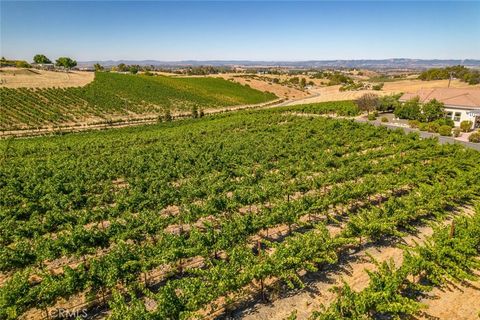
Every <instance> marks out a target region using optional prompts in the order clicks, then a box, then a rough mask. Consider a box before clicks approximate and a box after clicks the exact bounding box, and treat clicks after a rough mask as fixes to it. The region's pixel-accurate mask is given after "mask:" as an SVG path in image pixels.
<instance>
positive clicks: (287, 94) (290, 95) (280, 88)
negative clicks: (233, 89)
mask: <svg viewBox="0 0 480 320" xmlns="http://www.w3.org/2000/svg"><path fill="white" fill-rule="evenodd" d="M218 77H220V78H223V79H226V80H233V81H235V82H237V83H240V84H242V85H246V84H248V85H249V86H250V87H251V88H253V89H257V90H260V91H269V92H272V93H274V94H275V95H276V96H277V97H281V98H287V99H298V98H304V97H307V96H308V95H309V93H308V92H307V91H301V90H298V89H296V88H292V87H288V86H286V85H281V84H277V83H273V82H268V81H264V80H261V79H252V78H250V77H248V76H247V77H244V76H242V75H238V74H235V73H232V74H229V73H226V74H219V75H218ZM262 77H264V78H272V80H273V78H278V79H280V80H282V81H283V80H286V79H287V78H289V76H286V75H278V76H277V75H274V76H272V75H262ZM305 78H306V77H305ZM307 81H308V78H307Z"/></svg>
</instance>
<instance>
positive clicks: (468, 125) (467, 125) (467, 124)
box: [460, 120, 473, 132]
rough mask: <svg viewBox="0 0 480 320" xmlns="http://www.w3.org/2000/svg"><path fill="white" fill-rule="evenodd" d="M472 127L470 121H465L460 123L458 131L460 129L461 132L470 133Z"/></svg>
mask: <svg viewBox="0 0 480 320" xmlns="http://www.w3.org/2000/svg"><path fill="white" fill-rule="evenodd" d="M472 125H473V122H472V121H469V120H465V121H462V122H461V123H460V129H462V131H463V132H470V130H472Z"/></svg>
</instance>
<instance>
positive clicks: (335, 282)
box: [220, 207, 480, 320]
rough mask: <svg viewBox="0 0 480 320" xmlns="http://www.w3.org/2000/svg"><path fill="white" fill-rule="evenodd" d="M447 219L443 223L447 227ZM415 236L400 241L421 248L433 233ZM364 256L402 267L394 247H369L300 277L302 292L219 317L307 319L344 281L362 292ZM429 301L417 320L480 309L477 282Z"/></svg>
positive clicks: (367, 265)
mask: <svg viewBox="0 0 480 320" xmlns="http://www.w3.org/2000/svg"><path fill="white" fill-rule="evenodd" d="M471 212H473V211H472V209H471V208H470V207H468V208H463V214H470V213H471ZM450 221H451V218H449V219H446V220H445V224H447V223H449V222H450ZM417 230H418V232H417V234H415V235H409V236H406V237H405V238H403V240H404V243H405V244H408V245H414V244H415V242H417V243H419V244H421V243H422V242H424V241H425V239H426V238H427V237H428V236H430V235H431V234H432V233H433V229H432V227H430V226H422V227H419V228H418V229H417ZM368 255H371V256H372V257H373V258H374V259H376V260H377V261H387V260H389V259H392V260H393V261H394V262H395V264H396V265H397V266H399V265H400V264H401V263H402V260H403V250H402V249H401V248H398V247H397V246H396V245H394V246H392V245H375V244H374V245H372V246H369V247H368V248H367V249H365V250H361V251H359V252H356V253H353V254H351V255H349V256H348V258H347V259H348V261H347V263H346V264H343V263H341V264H340V265H336V266H334V267H333V268H331V269H329V270H328V271H327V272H316V273H312V274H306V275H305V277H304V282H305V288H303V289H300V290H296V291H290V292H286V293H285V294H282V295H279V296H277V297H273V301H272V302H270V303H268V304H262V303H255V304H253V305H250V306H249V307H247V308H244V309H241V310H238V311H236V312H234V313H233V314H232V315H231V316H229V317H226V316H222V317H220V318H225V319H232V318H233V319H240V318H241V319H248V320H263V319H265V320H267V319H268V320H283V319H285V318H287V317H288V316H289V315H291V314H292V313H293V312H296V316H297V319H308V317H309V316H311V314H312V312H313V311H319V310H322V305H324V306H328V305H329V304H331V303H332V302H333V301H334V300H335V298H336V294H335V293H334V292H331V291H330V289H331V288H333V287H334V286H341V285H342V281H345V282H346V283H347V284H348V285H350V286H351V287H352V289H353V290H355V291H360V290H362V289H364V288H365V287H366V286H367V285H368V282H369V277H368V274H367V272H365V270H375V269H376V266H375V264H374V263H372V262H371V260H370V258H369V257H368ZM428 297H430V298H429V299H427V298H426V299H423V300H422V303H424V304H426V305H427V306H428V309H426V310H425V311H424V313H423V314H422V315H421V316H419V317H418V319H422V320H424V319H425V320H427V319H428V320H431V319H465V320H467V319H478V312H479V311H480V307H475V306H478V301H480V281H476V282H473V283H470V285H456V286H450V287H448V288H442V289H440V288H435V289H434V290H432V291H431V292H430V293H429V294H428Z"/></svg>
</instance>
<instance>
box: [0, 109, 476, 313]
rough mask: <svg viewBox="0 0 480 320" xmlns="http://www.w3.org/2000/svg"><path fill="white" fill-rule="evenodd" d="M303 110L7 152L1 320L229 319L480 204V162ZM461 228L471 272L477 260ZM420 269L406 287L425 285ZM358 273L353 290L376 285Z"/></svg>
mask: <svg viewBox="0 0 480 320" xmlns="http://www.w3.org/2000/svg"><path fill="white" fill-rule="evenodd" d="M337 104H341V103H337ZM333 106H334V104H329V105H328V106H322V105H319V106H317V107H315V106H310V107H309V110H308V111H309V112H312V113H315V112H317V113H328V112H329V110H331V109H332V108H333ZM298 108H300V107H298ZM315 108H317V109H315ZM352 108H354V105H353V104H351V103H350V104H349V105H346V106H345V110H350V109H352ZM301 111H302V109H298V110H296V109H295V107H284V108H279V109H271V110H258V111H241V112H236V113H230V114H225V115H216V116H211V117H206V118H202V119H189V120H183V121H176V122H169V123H162V124H158V125H152V126H143V127H136V128H125V129H118V130H110V131H106V132H92V133H84V134H71V135H65V136H58V137H45V138H35V139H26V140H8V141H1V142H0V149H1V150H2V151H3V152H2V158H0V176H2V183H1V184H0V224H1V228H2V230H3V231H4V232H2V233H1V235H0V243H1V244H2V246H0V250H1V251H0V270H1V274H0V283H1V288H0V297H1V299H0V312H1V313H0V318H6V319H10V318H16V317H23V318H33V319H40V318H43V317H46V315H47V312H48V313H49V314H51V313H52V312H53V311H54V310H55V308H63V307H69V308H72V307H74V308H87V309H88V313H89V314H90V315H91V316H93V314H96V315H98V316H99V317H100V318H104V317H110V318H111V319H125V317H128V316H130V317H132V318H143V319H153V318H157V319H166V318H172V319H178V318H183V319H190V318H192V317H193V316H194V315H203V317H204V318H207V319H211V318H214V317H223V316H226V315H228V314H231V313H233V314H235V312H241V310H242V308H243V304H244V303H247V304H248V303H251V302H254V301H257V300H258V298H259V297H261V296H262V295H263V296H264V297H265V298H269V299H271V300H272V301H274V300H275V299H276V297H282V296H283V295H286V294H289V295H292V294H295V293H296V292H297V291H295V290H292V288H294V287H297V288H298V287H299V286H301V281H302V280H304V279H306V278H305V277H307V278H308V277H309V276H312V275H317V276H318V279H321V278H322V275H323V277H325V276H326V275H328V272H329V271H328V270H342V268H343V267H346V265H345V264H344V263H345V259H347V260H348V258H349V257H351V258H355V257H357V256H361V255H362V254H363V255H364V251H363V250H364V249H368V248H369V250H370V251H369V252H375V251H374V250H376V249H378V250H380V251H381V252H384V254H383V255H382V256H383V257H384V258H385V259H388V258H389V257H392V258H395V257H397V256H398V254H399V253H398V252H399V251H398V250H397V249H396V248H394V246H395V244H397V243H399V241H401V240H402V239H407V240H408V241H410V243H412V242H411V240H412V239H414V238H413V236H411V235H412V234H415V233H416V232H417V231H418V232H419V236H420V237H421V238H422V239H423V238H425V237H427V236H428V235H430V234H433V231H432V230H430V229H428V228H425V227H426V226H425V225H424V223H426V222H428V221H433V220H435V221H437V222H438V223H439V224H440V225H444V224H446V222H445V221H448V220H446V219H451V216H460V215H462V214H463V212H464V211H465V210H466V209H465V208H471V206H472V204H473V203H475V202H476V201H478V199H479V196H480V176H479V175H478V174H477V173H478V172H479V171H480V163H479V162H478V156H479V153H478V152H476V151H473V150H468V149H464V148H462V147H460V146H456V145H439V144H438V143H437V142H436V141H435V140H430V139H425V140H422V139H419V137H418V136H417V135H413V134H410V135H405V134H404V133H403V132H402V131H391V130H387V129H385V128H377V127H374V126H371V125H368V124H360V123H356V122H353V121H350V120H337V119H328V118H322V117H315V118H314V117H299V116H296V115H294V114H292V113H293V112H301ZM470 215H472V213H471V212H470ZM477 215H478V216H479V217H480V213H479V214H477ZM472 221H474V222H472V225H473V226H477V229H475V230H480V223H478V222H479V221H480V219H476V220H472ZM448 223H451V221H450V222H447V224H448ZM448 225H449V224H448ZM462 226H463V224H462V223H461V222H460V221H459V222H458V227H457V233H456V234H458V235H459V236H462V237H463V238H465V241H464V242H462V241H458V243H459V244H465V245H466V244H467V243H470V244H471V245H472V246H473V248H470V247H468V248H469V250H466V251H465V259H461V261H467V258H468V259H471V258H472V256H479V255H480V252H478V245H476V242H475V241H477V240H478V239H476V237H472V236H471V235H472V234H474V233H472V232H471V229H468V228H467V227H465V228H464V229H462V228H463V227H462ZM469 228H470V227H469ZM472 228H473V227H472ZM448 230H450V229H448ZM462 230H468V232H467V231H465V232H463V231H462ZM442 232H443V231H442ZM475 232H476V231H475ZM447 234H448V232H447ZM409 237H410V238H409ZM469 237H470V238H469ZM409 239H410V240H409ZM435 239H437V238H435ZM455 239H456V238H455ZM468 240H471V241H468ZM435 243H437V244H436V245H437V246H438V248H443V247H441V246H442V245H444V244H443V243H441V242H440V241H438V240H436V242H435ZM458 243H457V244H458ZM457 244H456V245H457ZM382 246H383V247H384V246H387V249H383V248H382ZM389 246H392V248H389ZM475 246H476V247H475ZM455 250H457V247H455ZM436 251H438V252H440V251H442V250H436ZM457 251H458V250H457ZM458 252H460V251H458ZM419 257H420V258H422V257H423V256H419ZM420 258H419V259H420ZM398 261H400V260H398ZM421 261H423V260H420V262H421ZM435 261H436V260H435ZM455 263H458V264H459V263H460V262H459V261H453V262H451V264H449V266H452V265H454V264H455ZM361 266H365V267H367V268H371V270H374V269H375V268H374V266H372V264H368V263H365V264H363V265H359V266H358V268H360V269H356V270H357V271H356V272H359V274H360V270H361ZM418 266H419V267H418V269H415V270H416V271H415V273H414V276H415V277H417V278H418V279H420V278H421V279H423V280H425V281H427V280H429V279H430V278H428V277H429V276H431V274H432V273H431V270H430V269H425V268H424V267H422V264H420V263H419V264H418ZM478 267H479V266H478V264H469V265H467V266H465V265H461V266H460V265H459V268H462V270H466V271H474V270H475V269H477V268H478ZM436 274H438V273H436ZM458 275H459V276H462V274H460V273H458ZM359 277H360V278H359V279H362V280H361V283H359V285H358V287H356V289H358V290H362V289H364V288H366V287H367V286H368V281H369V279H368V277H365V276H364V275H363V276H360V275H359ZM442 279H443V278H442ZM319 281H320V282H321V280H319ZM402 283H403V282H402ZM442 283H443V282H442ZM442 283H434V284H432V285H433V286H434V287H436V288H441V287H442V286H443V284H442ZM422 290H425V292H427V291H426V290H427V289H426V288H424V289H422ZM127 292H130V293H131V295H128V294H127ZM474 292H475V293H476V291H474ZM367 293H368V292H367ZM431 293H432V294H440V293H439V292H436V291H432V292H431ZM398 294H400V295H402V294H404V293H403V292H402V291H401V290H400V292H399V293H398ZM457 296H461V293H457ZM126 297H128V298H126ZM315 299H316V300H315V301H316V305H315V306H318V305H319V304H318V303H322V300H321V299H322V297H321V296H317V297H315ZM317 299H318V300H317ZM416 299H418V297H417V298H416ZM334 300H335V296H334V295H332V299H331V303H334ZM107 301H110V302H112V303H110V304H107ZM285 301H287V300H285ZM373 301H375V302H377V303H379V305H380V306H383V307H389V306H391V308H390V309H388V308H387V310H388V311H386V312H385V311H382V310H380V309H372V310H370V311H371V312H380V313H382V312H383V313H386V314H387V315H392V314H393V315H397V314H398V308H397V311H395V310H394V309H395V308H394V307H395V306H397V307H398V306H399V304H400V305H401V306H403V303H407V302H406V300H402V301H395V303H392V304H391V305H389V303H388V302H386V301H383V300H381V299H380V300H373ZM408 301H409V302H408V303H411V302H410V300H408ZM414 301H417V300H414ZM233 302H235V303H233ZM323 302H327V300H325V301H323ZM398 303H399V304H398ZM458 303H461V301H459V302H458ZM285 306H286V305H285V304H283V305H282V307H281V308H278V309H275V308H274V309H273V310H270V311H269V313H268V318H274V319H280V318H281V315H282V314H284V312H285V310H286V309H285ZM297 306H298V307H299V309H300V308H302V306H301V304H300V305H297ZM262 308H263V307H262ZM372 308H374V307H372ZM375 308H376V307H375ZM472 308H473V309H472ZM475 308H476V307H474V306H472V307H471V308H470V309H469V311H472V310H473V311H474V312H476V313H478V311H480V310H475ZM257 309H258V310H260V309H259V308H257ZM310 309H311V311H312V312H313V311H314V310H316V308H310ZM310 309H308V310H310ZM477 309H478V308H477ZM411 310H414V311H415V310H416V309H411ZM396 312H397V313H396ZM412 312H413V311H412ZM415 312H416V311H415ZM259 314H260V313H259ZM311 314H312V313H311V312H309V315H311ZM251 315H252V316H253V317H254V316H255V314H254V313H252V314H251ZM258 319H261V317H258Z"/></svg>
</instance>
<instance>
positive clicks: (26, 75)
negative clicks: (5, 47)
mask: <svg viewBox="0 0 480 320" xmlns="http://www.w3.org/2000/svg"><path fill="white" fill-rule="evenodd" d="M93 78H94V73H93V72H85V71H70V72H68V73H66V72H56V71H46V70H37V69H18V68H12V67H4V68H0V88H52V87H55V88H70V87H83V86H85V85H87V84H89V83H90V82H92V81H93Z"/></svg>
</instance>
